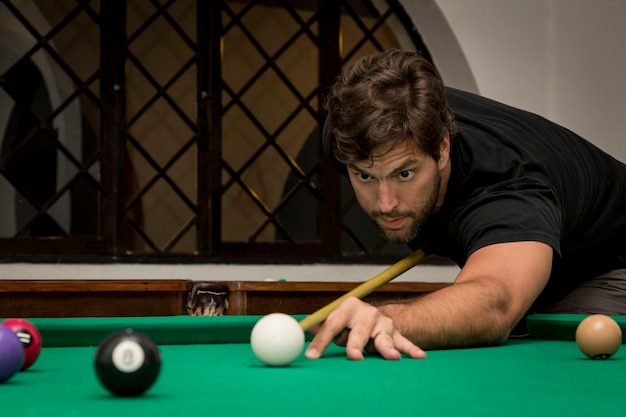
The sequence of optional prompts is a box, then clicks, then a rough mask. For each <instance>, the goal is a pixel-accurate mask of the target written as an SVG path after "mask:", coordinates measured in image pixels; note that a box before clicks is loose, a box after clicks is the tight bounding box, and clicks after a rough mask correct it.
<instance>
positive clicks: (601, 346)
mask: <svg viewBox="0 0 626 417" xmlns="http://www.w3.org/2000/svg"><path fill="white" fill-rule="evenodd" d="M576 344H578V348H579V349H580V350H581V351H582V352H583V353H584V354H585V355H587V356H588V357H590V358H591V359H608V358H610V357H611V356H613V355H615V352H617V350H618V349H619V348H620V346H621V344H622V330H621V329H620V327H619V324H617V322H616V321H615V320H613V319H612V318H611V317H609V316H606V315H604V314H592V315H591V316H588V317H586V318H585V319H584V320H582V321H581V322H580V324H578V327H577V328H576Z"/></svg>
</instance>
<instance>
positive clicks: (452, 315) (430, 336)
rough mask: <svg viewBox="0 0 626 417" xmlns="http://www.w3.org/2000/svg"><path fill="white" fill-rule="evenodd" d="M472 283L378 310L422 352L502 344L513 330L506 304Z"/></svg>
mask: <svg viewBox="0 0 626 417" xmlns="http://www.w3.org/2000/svg"><path fill="white" fill-rule="evenodd" d="M505 298H506V297H503V296H502V295H501V294H497V293H496V292H495V291H491V293H489V292H487V291H485V287H484V286H478V285H475V284H472V283H464V284H455V285H451V286H450V287H446V288H443V289H441V290H439V291H437V292H434V293H432V294H429V295H427V296H424V297H421V298H419V299H417V300H415V301H411V302H408V303H398V304H388V305H384V306H380V307H379V309H380V310H381V311H382V312H383V313H384V314H385V315H387V316H389V317H391V318H392V319H393V321H394V325H395V327H396V329H397V330H398V331H400V332H401V333H402V334H403V335H404V336H405V337H407V338H408V339H410V340H411V341H412V342H413V343H415V344H417V345H418V346H420V347H421V348H422V349H447V348H464V347H472V346H484V345H497V344H501V343H503V342H504V341H505V340H506V338H507V337H508V335H509V332H510V330H511V328H512V326H513V325H514V324H515V323H511V319H510V318H507V310H506V308H507V300H506V299H505Z"/></svg>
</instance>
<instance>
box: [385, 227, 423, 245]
mask: <svg viewBox="0 0 626 417" xmlns="http://www.w3.org/2000/svg"><path fill="white" fill-rule="evenodd" d="M380 231H381V235H382V237H383V239H385V240H386V241H387V242H389V243H394V244H397V245H400V244H405V243H409V242H410V241H411V240H413V238H414V237H415V236H414V234H411V233H408V232H406V231H400V230H397V231H394V230H382V229H380Z"/></svg>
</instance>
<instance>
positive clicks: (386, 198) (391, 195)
mask: <svg viewBox="0 0 626 417" xmlns="http://www.w3.org/2000/svg"><path fill="white" fill-rule="evenodd" d="M397 206H398V197H397V194H396V192H395V190H394V187H393V186H392V184H390V183H388V182H381V183H380V185H379V186H378V210H379V211H380V212H381V213H390V212H392V211H393V210H394V209H395V208H396V207H397Z"/></svg>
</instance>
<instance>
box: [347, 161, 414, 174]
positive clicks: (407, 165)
mask: <svg viewBox="0 0 626 417" xmlns="http://www.w3.org/2000/svg"><path fill="white" fill-rule="evenodd" d="M420 162H421V160H420V159H407V160H406V161H404V162H402V163H401V164H400V165H398V166H397V167H395V168H394V169H393V170H392V171H391V173H392V174H396V173H398V172H402V171H406V170H408V169H411V168H414V167H415V166H416V165H419V164H420ZM346 167H347V168H348V169H351V170H353V171H357V172H364V173H367V171H368V168H361V167H358V166H357V165H356V164H355V163H348V164H346Z"/></svg>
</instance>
